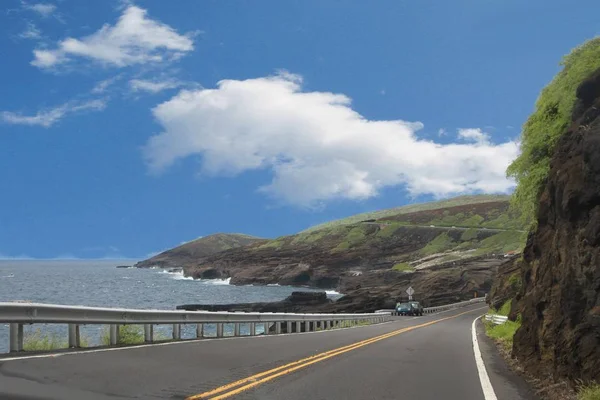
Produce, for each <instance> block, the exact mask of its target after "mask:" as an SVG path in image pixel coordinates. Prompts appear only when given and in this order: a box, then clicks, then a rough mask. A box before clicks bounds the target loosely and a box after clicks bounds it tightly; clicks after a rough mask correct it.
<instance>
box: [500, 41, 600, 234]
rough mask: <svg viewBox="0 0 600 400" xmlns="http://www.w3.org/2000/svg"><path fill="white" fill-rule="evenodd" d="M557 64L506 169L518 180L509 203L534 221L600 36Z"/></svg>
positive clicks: (597, 58)
mask: <svg viewBox="0 0 600 400" xmlns="http://www.w3.org/2000/svg"><path fill="white" fill-rule="evenodd" d="M560 65H562V66H563V69H562V70H561V71H560V72H559V73H558V75H556V77H555V78H554V79H553V80H552V82H550V84H549V85H548V86H546V87H545V88H544V89H543V90H542V93H541V94H540V97H539V98H538V100H537V102H536V104H535V111H534V112H533V114H531V116H530V117H529V119H528V120H527V122H525V125H524V126H523V133H522V137H521V154H520V155H519V156H518V157H517V158H516V159H515V160H514V161H513V162H512V164H510V166H509V167H508V169H507V171H506V173H507V175H508V176H509V177H513V178H515V180H516V181H517V188H516V189H515V192H514V194H513V196H512V199H511V205H512V207H513V208H514V209H517V210H519V211H520V212H521V215H522V218H523V219H524V222H526V223H528V224H530V223H532V222H533V221H534V217H535V214H536V212H537V203H538V198H539V195H540V193H541V191H542V188H543V185H544V183H545V182H546V180H547V177H548V173H549V170H550V158H551V157H552V154H553V152H554V147H555V146H556V143H557V142H558V139H559V138H560V136H561V135H562V134H563V133H564V132H565V130H566V129H567V127H568V126H569V124H570V122H571V114H572V111H573V107H574V105H575V99H576V96H575V94H576V90H577V87H578V86H579V84H580V83H581V82H583V81H584V80H585V79H586V78H587V77H588V76H590V75H591V74H592V73H593V72H594V71H595V70H597V69H598V68H600V38H594V39H592V40H589V41H587V42H585V43H584V44H583V45H581V46H579V47H577V48H575V49H574V50H573V51H571V53H570V54H568V55H567V56H565V57H564V58H563V60H562V61H561V63H560Z"/></svg>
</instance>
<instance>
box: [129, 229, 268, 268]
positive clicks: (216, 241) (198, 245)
mask: <svg viewBox="0 0 600 400" xmlns="http://www.w3.org/2000/svg"><path fill="white" fill-rule="evenodd" d="M264 241H265V240H264V239H260V238H257V237H254V236H249V235H243V234H239V233H215V234H214V235H209V236H204V237H201V238H199V239H196V240H192V241H190V242H187V243H184V244H182V245H181V246H177V247H175V248H172V249H170V250H167V251H163V252H162V253H160V254H157V255H156V256H154V257H152V258H149V259H147V260H144V261H140V262H138V263H136V264H135V266H136V267H138V268H150V267H160V268H173V267H183V266H185V265H188V264H190V263H192V264H193V263H196V262H197V261H198V260H199V259H201V258H202V257H206V256H208V255H211V254H214V253H218V252H220V251H224V250H228V249H233V248H237V247H243V246H247V245H249V244H252V243H257V242H258V243H260V242H264ZM216 275H218V274H213V275H212V276H213V277H212V278H209V277H208V276H210V273H207V278H205V279H214V278H219V277H220V276H216Z"/></svg>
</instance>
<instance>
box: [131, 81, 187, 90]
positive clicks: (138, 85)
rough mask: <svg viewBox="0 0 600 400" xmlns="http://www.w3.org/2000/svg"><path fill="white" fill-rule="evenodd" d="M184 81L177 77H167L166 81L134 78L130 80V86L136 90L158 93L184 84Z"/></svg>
mask: <svg viewBox="0 0 600 400" xmlns="http://www.w3.org/2000/svg"><path fill="white" fill-rule="evenodd" d="M182 85H183V83H182V82H180V81H178V80H175V79H167V80H164V81H156V80H154V81H149V80H144V79H132V80H130V81H129V87H130V88H131V90H132V91H134V92H140V91H142V92H150V93H158V92H162V91H163V90H167V89H175V88H178V87H180V86H182Z"/></svg>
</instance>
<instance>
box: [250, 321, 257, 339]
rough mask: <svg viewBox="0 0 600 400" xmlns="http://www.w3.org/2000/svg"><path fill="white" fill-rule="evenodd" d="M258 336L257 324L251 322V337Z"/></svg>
mask: <svg viewBox="0 0 600 400" xmlns="http://www.w3.org/2000/svg"><path fill="white" fill-rule="evenodd" d="M255 335H256V323H254V322H250V336H255Z"/></svg>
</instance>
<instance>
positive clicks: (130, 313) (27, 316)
mask: <svg viewBox="0 0 600 400" xmlns="http://www.w3.org/2000/svg"><path fill="white" fill-rule="evenodd" d="M483 301H485V298H483V297H482V298H477V299H472V300H468V301H462V302H460V303H454V304H448V305H445V306H439V307H429V308H425V309H424V310H423V312H424V313H427V314H430V313H434V312H439V311H445V310H451V309H454V308H459V307H464V306H468V305H470V304H473V303H479V302H483ZM394 313H395V310H378V311H375V312H374V313H363V314H295V313H254V312H227V311H217V312H210V311H183V310H137V309H124V308H99V307H83V306H64V305H53V304H39V303H16V302H15V303H2V302H0V323H3V324H6V323H8V324H9V327H10V328H9V336H10V346H9V349H10V352H19V351H23V339H24V332H23V325H31V324H68V326H69V329H68V336H69V339H68V345H69V347H70V348H79V347H81V338H80V333H79V327H80V325H92V324H97V325H98V324H102V325H109V326H110V329H109V333H110V334H109V336H110V345H113V346H115V345H119V344H120V341H119V326H122V325H143V326H144V341H145V343H153V342H154V341H155V340H154V326H155V325H165V324H169V325H171V324H172V326H173V333H172V339H173V340H181V325H191V324H194V325H196V337H197V338H203V337H205V336H204V325H205V324H214V325H216V336H217V337H224V329H223V327H224V325H225V324H233V328H234V329H233V336H240V325H242V324H247V325H248V327H249V331H250V335H251V336H253V335H256V324H263V325H264V334H265V335H267V334H269V335H270V334H281V333H299V332H309V331H316V330H324V329H334V328H341V327H350V326H354V325H363V324H377V323H383V322H387V321H389V320H390V319H391V316H392V315H393V314H394Z"/></svg>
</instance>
